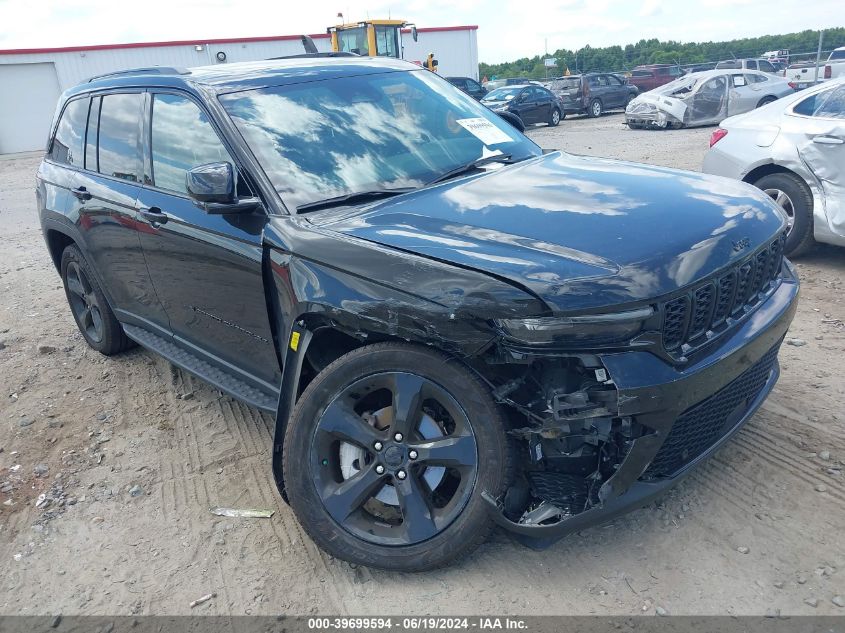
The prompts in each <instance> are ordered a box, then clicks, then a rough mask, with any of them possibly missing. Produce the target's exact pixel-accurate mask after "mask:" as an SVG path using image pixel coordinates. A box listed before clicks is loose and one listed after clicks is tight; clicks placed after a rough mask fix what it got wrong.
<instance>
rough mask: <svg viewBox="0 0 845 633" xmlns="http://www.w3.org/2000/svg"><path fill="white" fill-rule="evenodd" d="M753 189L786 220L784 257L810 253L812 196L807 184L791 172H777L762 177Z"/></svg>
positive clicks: (811, 245)
mask: <svg viewBox="0 0 845 633" xmlns="http://www.w3.org/2000/svg"><path fill="white" fill-rule="evenodd" d="M754 186H755V187H757V188H758V189H762V190H763V192H764V193H765V194H766V195H768V196H769V197H770V198H771V199H772V200H773V201H774V202H775V204H777V205H778V206H779V207H780V208H781V209H783V211H784V213H785V214H786V217H787V227H788V233H787V234H786V244H785V245H784V254H785V255H787V256H789V257H797V256H799V255H803V254H805V253H807V252H808V251H810V250H811V249H812V248H813V247H814V246H815V245H816V240H815V239H814V238H813V194H812V193H811V192H810V188H809V187H808V186H807V184H806V183H805V182H804V181H803V180H802V179H801V178H799V177H798V176H797V175H795V174H792V173H786V172H780V173H776V174H769V175H768V176H763V177H762V178H760V179H759V180H757V181H756V182H754Z"/></svg>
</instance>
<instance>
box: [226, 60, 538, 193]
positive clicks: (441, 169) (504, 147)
mask: <svg viewBox="0 0 845 633" xmlns="http://www.w3.org/2000/svg"><path fill="white" fill-rule="evenodd" d="M505 90H508V89H505ZM520 90H521V89H517V90H515V91H514V92H519V91H520ZM495 92H499V91H495ZM492 94H493V93H491V95H492ZM220 101H221V103H222V104H223V107H224V108H225V109H226V111H227V112H228V113H229V115H230V116H231V117H232V119H233V120H234V122H235V125H236V126H237V128H238V130H239V131H240V132H241V134H242V135H243V137H244V139H245V140H246V142H247V144H248V145H249V147H250V148H251V150H252V152H253V153H254V154H255V156H256V158H257V159H258V161H259V163H260V164H261V166H262V167H263V169H264V171H265V172H266V174H267V176H268V178H269V179H270V181H271V182H272V183H273V186H274V187H275V189H276V190H277V191H278V192H279V195H280V196H281V197H282V199H283V200H284V201H285V203H286V204H288V205H289V206H290V207H291V208H292V209H293V208H296V207H300V206H302V205H306V204H309V203H312V202H316V201H318V200H324V199H327V198H330V197H335V196H345V195H348V194H352V193H361V192H368V191H374V190H383V189H396V188H400V187H401V188H404V187H422V186H424V185H425V184H426V183H429V182H431V181H432V180H434V179H435V178H438V177H440V176H442V175H444V174H445V173H446V172H448V171H450V170H452V169H455V168H457V167H460V166H463V165H466V164H467V163H471V162H473V161H475V160H477V159H479V158H482V157H486V156H491V155H496V154H509V155H510V156H511V159H512V160H519V159H523V158H527V157H530V156H536V155H539V154H540V150H539V148H538V147H537V146H536V145H535V144H534V143H532V142H531V141H529V140H528V139H527V138H525V137H524V136H522V135H521V134H520V133H519V132H517V131H516V130H515V129H514V128H513V127H512V126H511V125H510V124H509V123H507V122H506V121H504V119H502V118H501V117H499V116H498V115H496V114H494V113H493V112H491V111H490V110H489V109H488V108H486V107H485V106H483V105H480V104H479V103H478V102H477V101H475V100H474V99H472V98H471V97H469V96H467V95H466V94H464V93H463V92H460V91H459V90H457V89H454V88H450V87H448V86H446V85H445V84H444V82H443V80H442V79H441V78H439V77H437V76H436V75H434V74H432V73H430V72H428V71H426V70H418V71H400V72H386V73H377V74H370V75H359V76H357V77H340V78H335V79H326V80H322V81H310V82H307V83H300V84H289V85H283V86H272V87H268V88H261V89H254V90H246V91H242V92H237V93H231V94H228V95H222V96H221V97H220Z"/></svg>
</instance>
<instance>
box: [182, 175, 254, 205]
mask: <svg viewBox="0 0 845 633" xmlns="http://www.w3.org/2000/svg"><path fill="white" fill-rule="evenodd" d="M185 188H186V189H187V190H188V195H189V196H190V197H191V198H193V199H194V200H195V201H196V202H197V203H198V204H199V206H200V207H201V208H202V209H203V211H205V212H206V213H210V214H224V213H245V212H248V211H252V210H253V209H255V208H257V207H258V206H259V205H260V204H261V202H260V200H259V199H258V198H241V199H238V197H237V195H236V193H235V172H234V169H233V168H232V164H231V163H209V164H207V165H199V166H197V167H194V168H193V169H191V170H190V171H188V172H187V173H186V174H185Z"/></svg>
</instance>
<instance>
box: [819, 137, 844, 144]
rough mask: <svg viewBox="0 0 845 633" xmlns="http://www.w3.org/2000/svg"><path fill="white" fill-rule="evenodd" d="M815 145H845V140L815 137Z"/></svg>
mask: <svg viewBox="0 0 845 633" xmlns="http://www.w3.org/2000/svg"><path fill="white" fill-rule="evenodd" d="M813 143H819V144H821V145H842V143H845V140H843V139H841V138H837V137H835V136H814V137H813Z"/></svg>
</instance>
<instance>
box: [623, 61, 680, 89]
mask: <svg viewBox="0 0 845 633" xmlns="http://www.w3.org/2000/svg"><path fill="white" fill-rule="evenodd" d="M683 74H684V73H683V71H682V70H681V68H680V67H679V66H676V65H675V64H647V65H645V66H637V67H636V68H634V69H633V70H632V71H631V76H630V77H628V83H630V84H631V85H632V86H636V87H637V89H638V90H639V91H640V92H648V91H649V90H654V89H655V88H659V87H660V86H662V85H663V84H668V83H669V82H670V81H674V80H675V79H677V78H678V77H680V76H681V75H683Z"/></svg>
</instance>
